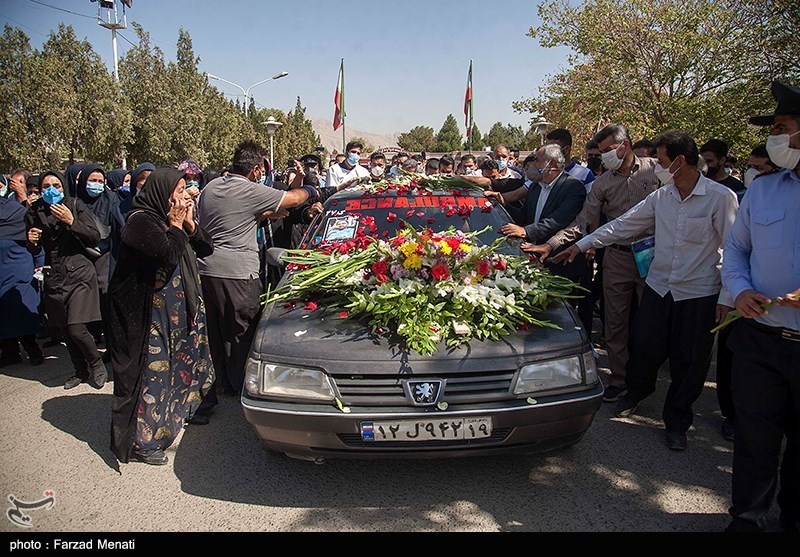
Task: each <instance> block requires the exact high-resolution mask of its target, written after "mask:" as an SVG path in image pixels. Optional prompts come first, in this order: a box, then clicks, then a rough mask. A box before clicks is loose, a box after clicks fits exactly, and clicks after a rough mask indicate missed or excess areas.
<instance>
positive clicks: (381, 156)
mask: <svg viewBox="0 0 800 557" xmlns="http://www.w3.org/2000/svg"><path fill="white" fill-rule="evenodd" d="M377 160H383V161H384V162H385V161H386V155H384V154H383V153H372V154H371V155H370V156H369V161H370V162H373V161H377Z"/></svg>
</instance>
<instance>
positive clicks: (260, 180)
mask: <svg viewBox="0 0 800 557" xmlns="http://www.w3.org/2000/svg"><path fill="white" fill-rule="evenodd" d="M258 183H259V184H261V185H262V186H263V185H264V184H266V183H267V175H266V174H262V175H261V178H259V179H258Z"/></svg>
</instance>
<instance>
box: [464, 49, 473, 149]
mask: <svg viewBox="0 0 800 557" xmlns="http://www.w3.org/2000/svg"><path fill="white" fill-rule="evenodd" d="M464 125H465V126H466V127H467V137H469V136H470V135H472V60H470V61H469V76H468V77H467V94H466V95H464Z"/></svg>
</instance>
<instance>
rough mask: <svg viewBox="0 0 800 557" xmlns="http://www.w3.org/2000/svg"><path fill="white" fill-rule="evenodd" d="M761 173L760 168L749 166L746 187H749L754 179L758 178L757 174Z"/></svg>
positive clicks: (745, 178) (745, 181) (745, 174)
mask: <svg viewBox="0 0 800 557" xmlns="http://www.w3.org/2000/svg"><path fill="white" fill-rule="evenodd" d="M759 174H761V173H760V172H759V171H758V169H756V168H748V169H747V172H745V173H744V187H746V188H749V187H750V184H752V183H753V180H755V179H756V176H758V175H759Z"/></svg>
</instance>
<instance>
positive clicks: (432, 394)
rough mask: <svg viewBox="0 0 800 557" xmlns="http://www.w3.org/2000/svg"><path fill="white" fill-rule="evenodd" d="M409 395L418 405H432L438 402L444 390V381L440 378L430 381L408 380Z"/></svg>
mask: <svg viewBox="0 0 800 557" xmlns="http://www.w3.org/2000/svg"><path fill="white" fill-rule="evenodd" d="M406 385H407V387H408V395H409V396H410V397H411V400H412V401H413V402H414V404H416V405H418V406H431V405H433V404H436V401H437V400H438V399H439V395H440V394H441V392H442V381H441V380H438V379H434V380H430V381H408V382H407V383H406Z"/></svg>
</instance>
